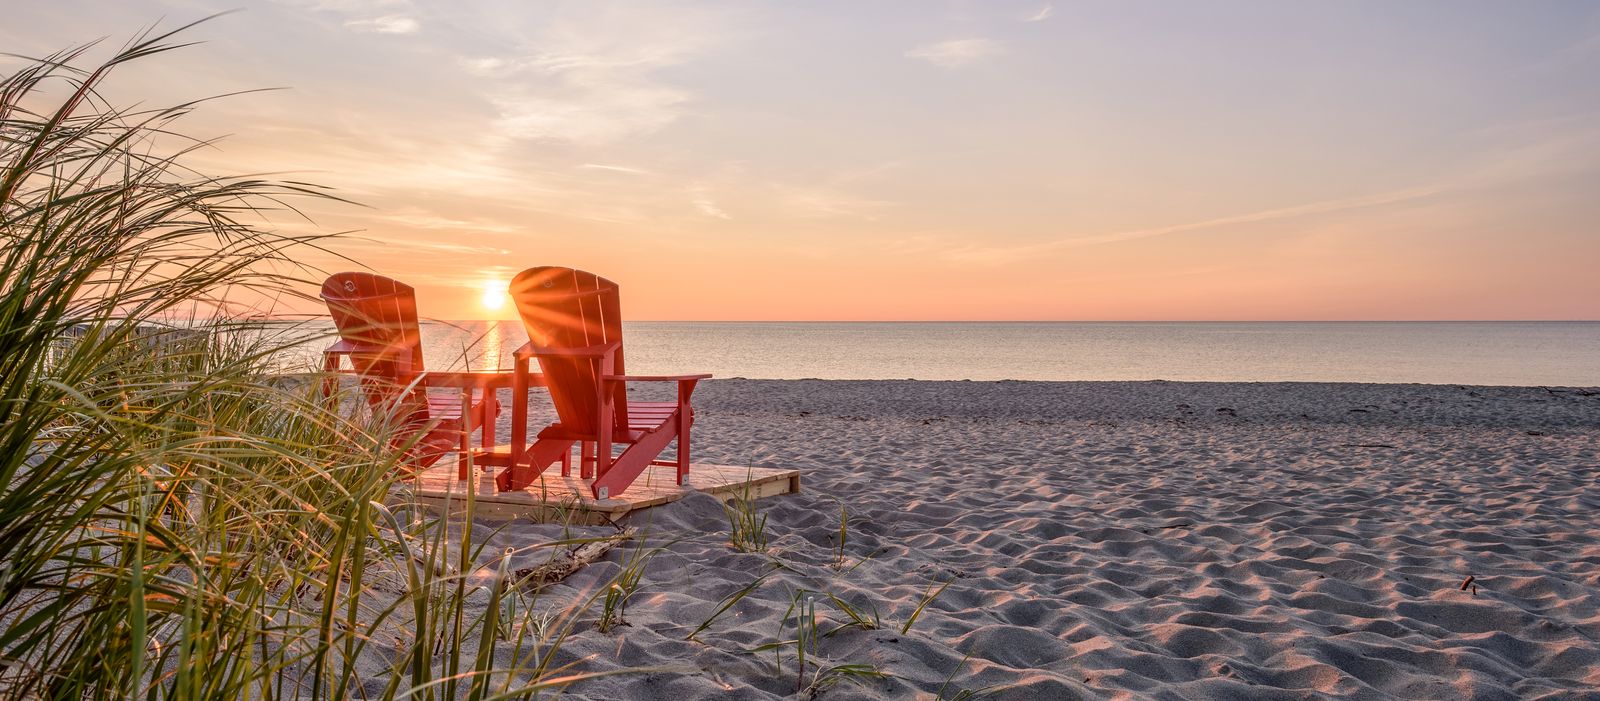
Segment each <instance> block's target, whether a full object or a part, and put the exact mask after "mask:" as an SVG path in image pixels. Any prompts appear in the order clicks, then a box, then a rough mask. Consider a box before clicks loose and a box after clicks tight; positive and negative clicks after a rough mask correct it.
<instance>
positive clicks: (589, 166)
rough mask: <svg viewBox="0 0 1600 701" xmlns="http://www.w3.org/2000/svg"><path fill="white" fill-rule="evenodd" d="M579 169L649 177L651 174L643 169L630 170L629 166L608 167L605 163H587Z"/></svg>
mask: <svg viewBox="0 0 1600 701" xmlns="http://www.w3.org/2000/svg"><path fill="white" fill-rule="evenodd" d="M578 167H579V168H587V169H589V170H604V171H610V172H613V173H628V174H630V175H648V174H649V173H650V171H648V170H644V169H642V168H629V167H627V166H614V165H606V164H604V163H585V164H583V165H580V166H578Z"/></svg>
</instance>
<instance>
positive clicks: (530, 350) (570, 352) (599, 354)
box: [516, 341, 622, 360]
mask: <svg viewBox="0 0 1600 701" xmlns="http://www.w3.org/2000/svg"><path fill="white" fill-rule="evenodd" d="M621 346H622V342H621V341H612V342H611V343H606V344H602V345H598V346H584V347H582V348H545V347H544V346H535V345H533V343H532V342H531V341H530V342H528V343H524V344H523V345H522V347H521V348H518V349H517V352H516V357H517V359H519V360H526V359H528V358H603V357H605V356H606V355H607V354H608V353H611V352H612V351H615V350H616V349H617V348H620V347H621Z"/></svg>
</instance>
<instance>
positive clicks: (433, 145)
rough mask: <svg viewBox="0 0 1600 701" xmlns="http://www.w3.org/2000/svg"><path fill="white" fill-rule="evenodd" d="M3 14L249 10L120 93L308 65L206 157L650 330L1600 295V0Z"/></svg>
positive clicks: (239, 4)
mask: <svg viewBox="0 0 1600 701" xmlns="http://www.w3.org/2000/svg"><path fill="white" fill-rule="evenodd" d="M0 6H3V12H0V16H4V17H6V18H7V22H6V23H5V25H4V26H0V45H3V46H4V47H5V50H6V51H9V52H14V53H18V54H24V55H42V54H46V53H50V52H52V51H55V50H58V49H62V48H66V47H69V46H74V45H78V44H82V43H85V42H88V41H93V40H95V39H100V38H105V40H106V41H105V43H104V45H103V46H102V48H103V49H104V50H103V51H100V52H99V54H96V55H104V54H105V53H108V52H109V51H110V50H111V49H114V48H115V47H116V46H117V45H120V44H121V43H122V42H123V41H125V40H126V39H128V38H129V37H131V36H133V35H134V34H135V33H137V32H138V31H139V30H140V29H141V28H145V27H149V26H151V25H157V26H161V27H173V26H177V25H179V24H182V23H185V22H188V21H191V20H194V19H198V18H201V17H205V16H208V15H211V14H214V13H217V12H222V11H228V10H238V11H237V12H233V13H231V14H228V15H225V16H222V17H219V18H216V19H214V20H212V21H209V22H206V23H204V24H202V25H200V26H198V27H196V28H194V29H192V30H189V31H188V32H187V38H189V39H191V40H200V41H203V42H204V43H202V44H200V45H198V46H194V47H190V48H186V49H183V50H182V51H180V52H177V53H171V54H165V55H162V56H159V57H156V58H152V59H148V60H144V61H141V62H139V63H137V64H130V65H128V66H125V67H124V68H125V70H124V69H119V71H118V72H117V73H116V74H114V76H113V79H112V83H111V89H110V91H109V94H110V95H111V96H112V97H113V99H116V100H119V101H120V102H121V103H123V104H131V103H135V102H139V103H143V104H147V105H156V104H171V103H176V102H179V101H183V100H190V99H194V98H197V97H205V96H210V95H218V94H223V93H233V92H237V91H242V90H250V89H255V88H283V89H281V90H271V91H264V92H254V93H249V94H244V95H237V96H233V97H229V98H226V99H223V100H219V101H215V102H211V103H208V104H206V105H204V106H203V108H202V109H201V110H199V111H197V112H196V113H195V114H193V115H191V116H190V117H187V118H186V119H185V120H184V121H183V122H182V125H183V126H182V129H183V131H185V132H186V133H188V134H191V135H196V136H202V137H225V138H224V139H223V140H222V141H221V142H220V144H219V145H218V146H217V147H216V148H214V149H210V150H207V151H204V152H202V153H199V154H197V155H196V157H195V158H194V159H192V160H191V161H190V162H191V165H194V166H195V167H196V168H198V169H200V170H201V171H203V172H206V173H208V174H213V175H227V174H238V173H262V172H270V173H278V174H280V175H281V177H285V178H291V179H295V180H307V181H311V182H316V183H319V184H322V185H326V186H329V187H332V188H334V189H335V191H336V193H337V194H339V195H340V196H342V197H345V198H348V199H351V200H354V201H356V202H359V203H360V206H353V205H335V204H333V203H308V204H307V206H306V211H307V214H308V215H309V217H310V220H311V221H309V222H307V221H301V220H298V219H295V218H293V217H287V216H284V217H274V218H273V219H271V220H269V221H266V222H263V226H268V227H272V228H278V229H280V230H285V231H299V230H316V231H322V232H349V233H348V234H347V235H346V236H345V237H343V238H341V239H339V240H338V241H337V242H336V243H334V244H333V245H332V247H333V248H334V249H335V250H336V252H337V253H339V254H341V255H343V256H347V257H348V259H349V260H342V259H339V258H335V257H332V256H328V255H323V254H313V253H309V252H308V253H307V254H306V257H305V262H306V263H307V264H309V265H313V266H316V267H317V268H319V269H321V270H325V271H327V272H334V271H336V270H341V269H351V268H357V267H364V268H366V269H370V270H372V271H375V272H378V273H381V274H385V275H389V276H391V277H394V278H397V279H400V280H402V281H405V282H408V283H410V284H412V285H413V286H415V287H416V288H417V290H418V294H419V299H420V306H421V309H422V312H423V313H424V314H425V315H428V316H431V317H435V318H444V319H472V318H511V314H512V312H511V311H510V309H508V308H507V307H505V306H501V307H500V308H498V309H495V308H493V306H494V305H495V304H499V303H501V302H502V300H503V299H504V298H503V296H500V295H499V294H498V291H499V290H501V289H503V288H504V285H505V283H506V281H507V280H508V279H509V278H510V277H511V276H512V275H514V274H515V273H516V272H517V271H519V270H522V269H524V268H527V267H531V266H535V265H566V266H572V267H577V268H582V269H586V270H590V271H593V272H595V273H598V274H601V275H603V276H606V277H608V278H611V279H612V280H615V281H616V282H618V283H619V284H620V285H621V287H622V292H623V310H624V314H625V316H626V317H627V318H630V319H640V320H645V319H655V320H679V319H682V320H689V319H694V320H1291V319H1293V320H1301V319H1303V320H1342V319H1600V272H1597V268H1600V265H1597V264H1600V224H1597V222H1600V196H1597V194H1596V193H1600V81H1597V80H1595V78H1594V76H1596V75H1600V5H1597V4H1595V3H1591V2H1581V1H1576V0H1574V1H1568V2H1551V1H1530V2H1519V3H1505V2H1477V1H1473V0H1447V1H1441V2H1424V1H1421V0H1417V1H1412V2H1404V3H1394V2H1356V1H1352V2H1332V1H1327V2H1294V3H1282V2H1269V1H1266V0H1263V1H1260V2H1220V1H1219V2H1194V3H1188V2H1185V3H1175V2H1140V1H1137V0H1119V1H1116V2H1064V1H1059V0H1057V1H1040V0H1028V1H1025V2H1006V1H982V2H979V1H971V2H956V1H946V2H934V1H906V2H889V1H881V2H880V1H854V0H852V1H849V2H843V1H840V2H824V1H818V2H610V1H607V0H587V1H583V2H546V1H540V0H463V1H461V2H448V3H447V2H424V1H423V0H278V1H258V2H247V1H245V0H232V1H231V2H211V1H209V0H162V1H156V0H143V1H141V0H128V1H111V0H104V1H101V2H83V1H79V0H55V1H52V2H33V1H25V0H0ZM18 65H20V64H19V63H18V62H17V61H16V60H14V59H13V60H4V59H0V72H10V71H11V70H14V69H15V67H16V66H18ZM486 291H487V292H488V294H487V295H486ZM285 304H286V307H284V308H280V309H279V311H284V309H286V308H287V307H293V306H294V305H293V304H292V303H285ZM296 310H298V311H307V312H314V311H316V310H315V309H314V308H297V309H290V311H296Z"/></svg>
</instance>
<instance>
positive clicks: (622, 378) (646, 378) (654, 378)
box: [601, 373, 711, 382]
mask: <svg viewBox="0 0 1600 701" xmlns="http://www.w3.org/2000/svg"><path fill="white" fill-rule="evenodd" d="M601 379H603V380H605V381H606V382H693V381H698V380H709V379H711V375H710V373H707V374H704V375H606V376H605V377H602V378H601Z"/></svg>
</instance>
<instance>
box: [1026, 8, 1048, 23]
mask: <svg viewBox="0 0 1600 701" xmlns="http://www.w3.org/2000/svg"><path fill="white" fill-rule="evenodd" d="M1054 11H1055V7H1053V6H1051V5H1045V6H1044V7H1041V8H1039V11H1038V12H1035V13H1033V16H1031V17H1029V18H1027V19H1025V20H1022V21H1024V22H1043V21H1045V20H1047V19H1050V15H1051V13H1053V12H1054Z"/></svg>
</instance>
